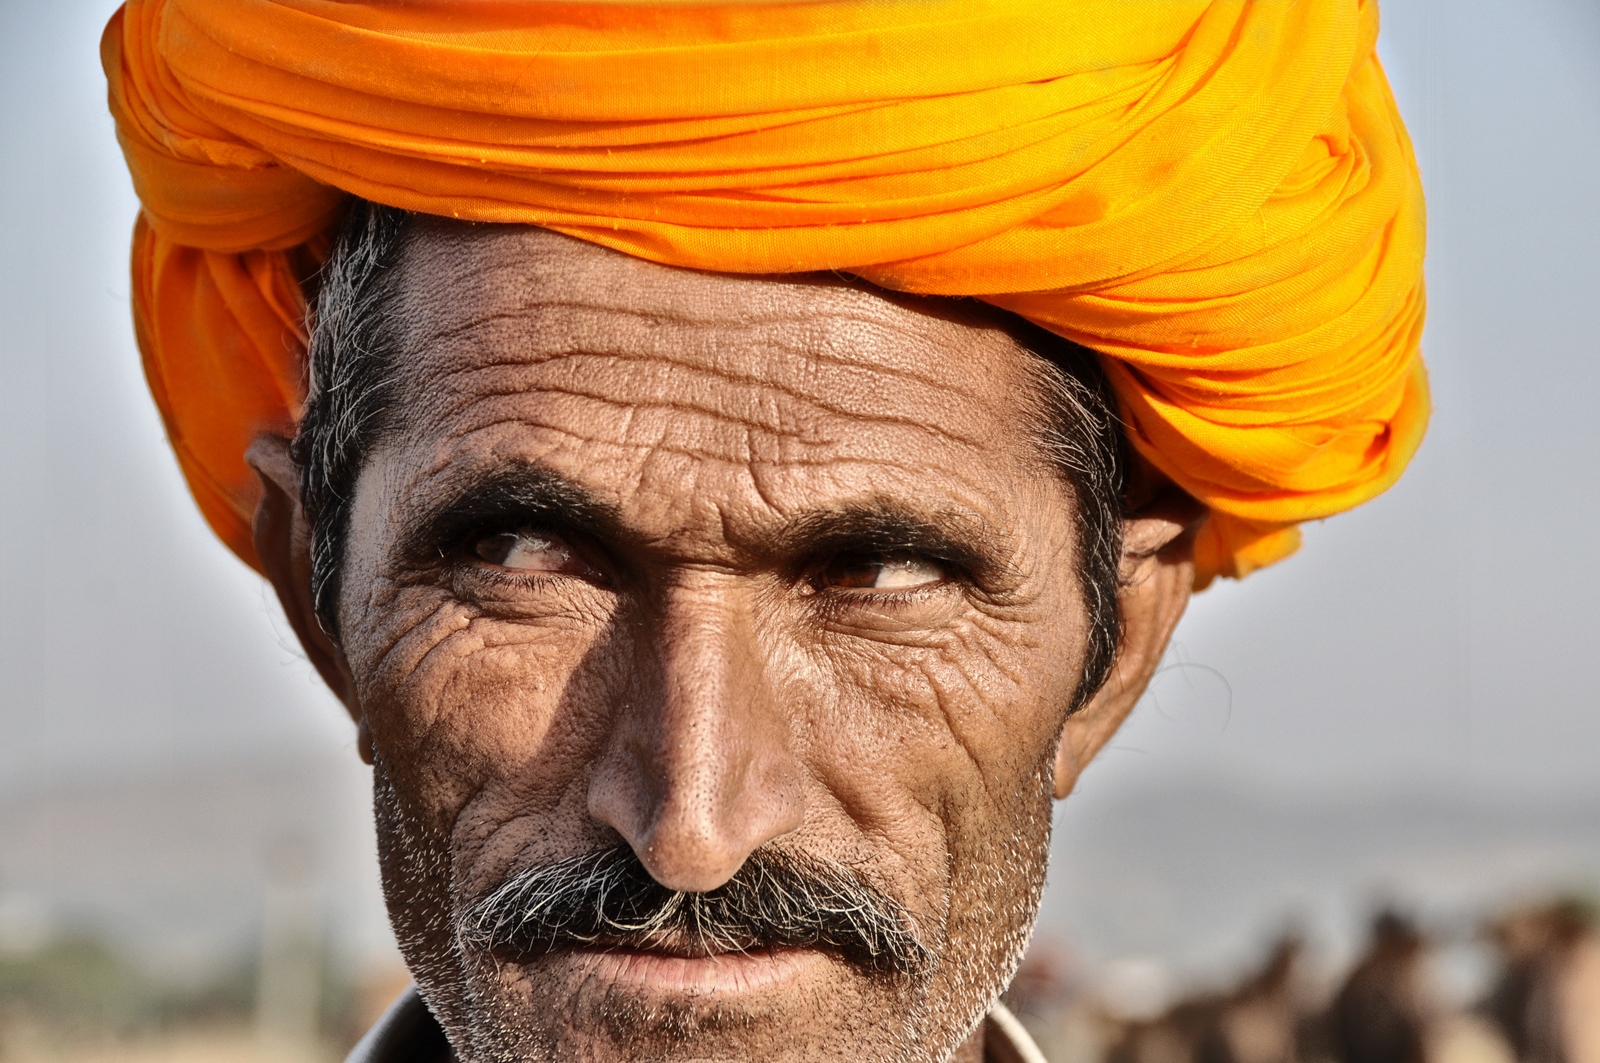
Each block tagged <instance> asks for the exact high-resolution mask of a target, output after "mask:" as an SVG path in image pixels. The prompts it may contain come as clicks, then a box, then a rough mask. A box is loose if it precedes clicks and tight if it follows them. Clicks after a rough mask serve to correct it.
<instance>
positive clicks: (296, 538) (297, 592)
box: [244, 434, 372, 764]
mask: <svg viewBox="0 0 1600 1063" xmlns="http://www.w3.org/2000/svg"><path fill="white" fill-rule="evenodd" d="M244 458H245V461H247V462H249V463H250V467H251V468H252V469H254V470H255V471H256V476H257V477H258V478H259V479H260V480H261V501H259V502H257V503H256V519H255V526H254V529H253V531H254V538H255V547H256V556H257V557H258V558H259V559H260V561H261V570H262V572H264V573H265V574H266V577H267V579H268V580H269V581H270V582H271V583H272V587H273V589H274V590H276V591H277V592H278V601H279V602H281V603H282V604H283V612H284V615H285V616H287V617H288V618H289V626H290V627H292V628H294V633H295V635H296V636H297V637H298V638H299V639H300V645H301V646H302V647H303V648H304V649H305V651H306V656H307V657H309V658H310V659H311V663H312V664H313V665H315V666H316V669H317V674H318V675H320V676H322V681H323V682H325V683H327V684H328V688H329V689H330V690H332V691H333V692H334V694H336V695H338V698H339V700H340V701H342V702H344V707H345V710H346V711H347V712H349V713H350V716H351V718H353V719H354V720H355V721H356V724H357V725H358V728H359V732H358V733H359V737H358V740H357V746H358V748H359V750H360V752H361V759H362V760H364V761H366V762H367V763H368V764H370V763H372V738H371V736H370V734H369V732H368V730H367V721H366V717H365V716H364V715H363V714H362V713H361V710H360V708H359V707H358V706H357V704H356V699H355V685H354V684H353V683H352V682H351V680H350V667H349V665H348V664H347V663H346V662H345V659H344V653H343V652H342V651H341V650H340V649H339V647H338V646H337V645H336V644H335V643H334V641H333V640H332V639H330V638H329V637H328V635H327V633H326V632H324V631H323V630H322V625H321V623H319V622H318V620H317V611H316V608H315V607H314V606H313V605H312V602H311V525H310V523H309V522H308V521H307V520H306V512H305V509H304V507H303V506H301V504H300V470H299V468H298V467H297V466H296V465H295V463H294V459H293V458H292V457H290V455H289V441H288V440H287V439H285V438H283V437H282V436H278V435H269V434H263V435H259V436H257V437H256V439H255V442H254V443H252V444H250V449H249V450H247V451H245V455H244Z"/></svg>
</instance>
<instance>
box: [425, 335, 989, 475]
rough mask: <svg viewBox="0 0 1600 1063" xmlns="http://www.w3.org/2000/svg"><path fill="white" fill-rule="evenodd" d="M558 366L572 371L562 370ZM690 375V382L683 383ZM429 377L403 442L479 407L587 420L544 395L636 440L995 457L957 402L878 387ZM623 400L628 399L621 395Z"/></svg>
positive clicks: (699, 372)
mask: <svg viewBox="0 0 1600 1063" xmlns="http://www.w3.org/2000/svg"><path fill="white" fill-rule="evenodd" d="M594 361H598V362H599V363H600V368H598V369H586V368H585V365H586V364H587V363H592V362H594ZM558 362H561V363H566V365H565V366H562V365H558V364H556V363H558ZM619 366H620V367H627V368H636V367H643V368H646V369H649V370H652V371H653V375H661V374H667V375H673V376H678V377H679V380H678V386H666V385H665V384H664V385H663V386H654V382H653V381H650V380H644V379H639V378H638V376H637V375H634V374H630V373H628V372H627V368H623V369H619V368H617V367H619ZM541 370H543V372H541ZM862 372H863V373H868V372H870V371H868V370H863V371H862ZM684 374H687V377H686V378H685V377H684V376H683V375H684ZM529 375H534V376H536V377H537V376H551V375H554V376H558V377H566V378H567V380H568V381H571V382H570V383H552V382H540V381H537V380H536V381H535V382H534V383H531V384H526V383H522V382H521V378H524V377H526V376H529ZM429 376H430V377H431V378H432V380H433V381H434V386H431V387H426V388H424V387H420V386H418V387H413V388H410V389H407V390H408V391H409V392H410V398H409V401H408V402H407V405H408V406H409V407H410V415H409V416H407V417H403V418H396V419H395V422H396V423H395V425H394V427H395V428H396V429H398V430H399V432H400V433H401V434H405V435H412V436H415V437H416V438H418V439H421V438H422V437H423V436H424V435H425V434H426V432H427V431H429V430H433V431H436V432H439V433H450V432H453V431H459V430H460V427H459V426H460V424H461V422H462V421H469V422H470V421H472V420H477V419H478V418H474V417H472V415H471V411H472V410H473V408H474V407H479V406H482V407H485V415H488V416H493V417H494V418H495V419H496V420H499V421H502V422H507V423H510V422H516V421H521V422H523V423H528V424H530V425H533V424H539V425H544V426H548V427H554V428H561V427H563V425H561V424H560V422H561V421H567V420H570V419H572V418H573V417H576V418H579V419H582V417H583V414H582V412H581V411H580V412H576V413H571V414H566V415H563V413H562V412H561V411H552V410H545V411H541V410H540V409H539V408H538V407H539V405H540V404H539V403H537V402H529V396H530V395H537V396H540V397H545V398H550V399H555V400H560V399H570V400H575V401H577V402H580V403H586V404H594V405H595V406H596V407H598V408H600V409H601V410H604V411H607V414H606V415H607V416H612V417H617V418H619V419H620V420H621V422H622V423H623V424H625V425H627V426H628V428H629V431H628V433H627V434H629V435H631V434H633V433H634V432H635V431H636V430H637V426H638V424H639V423H640V421H641V418H645V419H650V418H648V415H649V414H650V413H652V412H654V413H656V414H658V415H664V416H666V417H668V418H671V417H683V416H692V417H701V418H705V419H706V420H707V421H709V422H711V424H712V426H713V430H714V431H717V432H720V433H723V434H727V433H730V432H736V433H741V434H742V433H747V432H749V431H750V430H752V429H755V430H759V431H763V432H765V433H768V434H771V435H773V436H777V437H783V438H787V439H792V440H794V441H796V442H798V443H801V444H802V445H808V446H819V445H827V444H830V443H832V444H837V443H838V442H839V441H840V439H841V438H842V437H844V438H847V437H849V436H858V435H862V434H863V430H864V429H865V428H866V427H867V426H868V425H875V426H876V427H877V428H878V429H879V430H880V431H881V430H910V431H912V432H914V433H915V434H916V435H917V436H919V437H922V438H931V439H937V440H941V441H943V442H946V443H949V444H953V445H956V446H958V447H961V448H964V449H977V450H982V451H989V450H992V449H993V448H994V445H995V441H994V439H993V438H992V437H991V434H990V433H991V432H992V429H993V428H994V427H995V426H994V425H992V424H985V423H983V422H984V420H985V418H981V417H980V418H972V417H963V416H961V414H963V413H966V412H968V409H970V404H967V406H966V407H965V408H964V407H963V406H961V405H957V404H956V403H955V402H950V403H943V404H941V403H935V402H931V401H928V400H927V399H926V397H925V396H924V397H922V399H923V401H916V399H917V397H916V396H913V397H910V398H909V399H908V400H907V401H904V402H898V403H892V404H891V403H889V402H887V401H884V400H882V399H876V400H874V399H873V398H871V396H877V395H881V393H882V392H881V389H878V388H874V387H871V386H869V385H870V383H872V382H871V381H868V382H866V383H862V384H849V383H846V384H841V385H839V386H838V387H836V388H834V389H825V388H823V387H820V386H819V387H817V388H812V389H804V390H802V389H801V388H800V387H799V386H798V385H795V384H791V383H789V382H773V381H769V380H767V379H764V378H762V377H759V376H756V375H754V374H751V373H743V374H734V373H729V372H725V371H722V370H718V369H711V368H705V367H698V366H683V365H679V364H673V365H663V364H662V362H661V360H660V359H656V358H652V357H648V356H635V355H615V354H609V353H608V354H590V353H587V352H584V353H574V354H565V355H561V356H559V357H551V358H547V359H545V360H543V361H541V362H539V363H538V364H537V365H535V366H517V365H513V366H505V365H503V364H495V365H471V366H446V367H442V368H437V369H435V370H434V371H433V372H432V373H430V374H429ZM629 376H632V377H633V379H632V380H631V382H628V383H623V381H624V379H625V378H627V377H629ZM502 378H503V379H502ZM685 380H687V383H686V382H685ZM478 381H487V384H486V386H485V385H481V384H479V383H478ZM590 381H617V382H618V383H617V384H616V385H614V386H612V385H601V384H598V383H595V384H590V383H589V382H590ZM667 383H668V384H669V383H670V382H667ZM825 390H835V391H838V392H839V393H841V394H846V395H849V396H852V397H854V398H856V399H857V402H856V403H855V404H847V403H846V402H843V401H840V400H835V399H830V398H828V397H826V396H825V395H824V394H821V393H819V392H823V391H825ZM619 391H620V392H622V394H620V395H619V394H618V392H619ZM629 392H636V393H637V392H644V393H645V394H642V395H635V394H629ZM949 394H950V397H951V398H955V396H956V393H955V392H954V391H953V390H952V391H950V393H949ZM419 395H426V396H429V401H423V402H420V403H419V402H418V399H417V397H418V396H419ZM519 403H520V404H522V405H523V406H524V409H522V410H516V409H512V410H507V409H505V407H506V406H508V405H513V404H519ZM874 403H876V405H877V408H868V409H863V408H861V407H863V406H866V407H871V406H873V405H874ZM941 405H942V406H944V407H945V412H947V413H948V414H950V415H952V416H948V417H940V416H937V413H938V412H939V411H938V409H937V407H938V406H941ZM419 406H420V407H421V408H420V409H419V408H418V407H419ZM893 406H899V407H902V408H907V407H909V408H910V409H908V410H906V412H901V411H897V410H894V409H892V407H893ZM974 422H976V423H974ZM841 429H843V431H841ZM662 438H664V436H663V435H658V436H656V437H655V438H654V439H652V442H653V443H654V442H660V441H661V439H662Z"/></svg>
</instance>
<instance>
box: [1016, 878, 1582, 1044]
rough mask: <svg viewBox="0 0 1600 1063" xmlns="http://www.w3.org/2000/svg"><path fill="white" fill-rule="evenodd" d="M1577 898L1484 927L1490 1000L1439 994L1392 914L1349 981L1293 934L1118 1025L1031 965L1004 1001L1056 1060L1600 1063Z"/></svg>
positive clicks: (1407, 928) (1425, 942)
mask: <svg viewBox="0 0 1600 1063" xmlns="http://www.w3.org/2000/svg"><path fill="white" fill-rule="evenodd" d="M1594 915H1595V913H1594V912H1593V910H1592V909H1590V908H1588V907H1586V906H1585V905H1583V904H1581V903H1578V902H1558V903H1552V904H1546V905H1541V906H1538V907H1533V908H1527V909H1521V910H1517V911H1514V912H1512V913H1510V914H1508V915H1505V916H1502V917H1500V918H1498V919H1496V920H1495V921H1493V922H1492V923H1491V924H1489V925H1488V926H1487V927H1485V928H1484V933H1485V936H1486V937H1487V939H1488V941H1489V942H1490V943H1491V945H1492V948H1493V952H1494V957H1495V972H1494V976H1493V978H1492V982H1491V986H1490V988H1489V990H1488V992H1487V993H1485V994H1483V995H1482V996H1481V998H1480V999H1478V1000H1476V1001H1470V1002H1467V1003H1466V1004H1464V1005H1455V1006H1452V1005H1450V1004H1448V1003H1446V1002H1445V1001H1443V1000H1442V999H1441V996H1440V994H1439V993H1438V992H1437V991H1436V990H1435V988H1434V985H1435V982H1436V979H1435V978H1434V977H1433V976H1432V970H1431V968H1430V956H1431V953H1432V952H1433V949H1434V945H1433V943H1432V942H1431V941H1430V940H1429V937H1428V936H1427V935H1426V934H1425V933H1424V932H1423V931H1421V930H1420V929H1419V928H1418V927H1417V926H1416V925H1414V924H1413V923H1412V922H1410V921H1408V920H1407V919H1406V918H1404V917H1402V916H1400V915H1398V914H1396V913H1394V912H1385V913H1383V914H1381V915H1379V916H1378V917H1377V918H1376V919H1375V920H1374V921H1373V925H1372V932H1371V936H1370V940H1369V941H1368V943H1367V945H1366V949H1365V952H1364V953H1363V954H1362V955H1361V956H1360V957H1359V958H1358V959H1357V960H1356V962H1355V964H1354V965H1353V966H1352V967H1351V968H1350V969H1349V970H1348V971H1347V972H1346V973H1345V974H1344V975H1343V977H1342V978H1334V979H1327V978H1322V979H1318V978H1316V977H1315V976H1314V975H1313V974H1312V972H1310V971H1308V970H1307V964H1306V963H1305V960H1304V952H1305V950H1304V948H1303V947H1302V944H1301V942H1300V941H1299V940H1298V939H1297V938H1295V937H1293V936H1290V937H1286V938H1285V939H1284V940H1282V941H1281V942H1280V943H1279V944H1278V945H1277V946H1276V947H1275V948H1274V949H1273V950H1272V952H1271V954H1270V955H1269V957H1268V958H1267V960H1266V962H1265V963H1264V964H1262V965H1260V966H1259V967H1258V968H1257V969H1256V970H1255V971H1253V972H1252V973H1251V974H1249V975H1248V976H1247V977H1246V978H1245V979H1244V980H1243V981H1241V982H1240V983H1238V984H1237V985H1235V986H1233V987H1231V988H1227V989H1223V990H1217V991H1211V992H1206V993H1200V994H1196V995H1193V996H1190V997H1188V998H1186V999H1182V1000H1179V1001H1177V1002H1176V1003H1174V1004H1172V1005H1171V1006H1170V1007H1168V1008H1167V1009H1166V1010H1165V1011H1163V1012H1161V1013H1160V1014H1157V1015H1154V1016H1145V1017H1141V1018H1127V1017H1119V1016H1117V1015H1116V1014H1115V1013H1114V1012H1113V1011H1112V1010H1110V1009H1108V1008H1106V1007H1105V1006H1104V1005H1103V1004H1100V1003H1097V1002H1096V1001H1095V1000H1094V998H1093V996H1092V994H1073V993H1071V992H1063V988H1064V987H1063V985H1062V983H1061V981H1060V980H1059V979H1055V978H1052V977H1050V975H1049V974H1048V972H1045V971H1041V970H1040V969H1039V964H1038V961H1035V963H1034V964H1032V965H1025V966H1024V969H1023V971H1022V972H1021V973H1020V974H1019V977H1018V979H1017V982H1016V983H1015V985H1014V987H1013V990H1012V992H1011V994H1010V997H1009V998H1008V999H1009V1000H1010V1002H1011V1003H1012V1005H1013V1008H1014V1009H1015V1010H1017V1011H1018V1012H1019V1013H1020V1014H1022V1015H1023V1016H1024V1019H1025V1021H1026V1022H1027V1023H1028V1025H1029V1026H1030V1027H1031V1028H1032V1029H1033V1030H1034V1031H1035V1033H1036V1036H1037V1037H1038V1039H1039V1041H1040V1043H1041V1046H1042V1047H1043V1048H1044V1050H1045V1053H1046V1055H1047V1056H1049V1058H1050V1059H1052V1060H1053V1061H1056V1063H1600V929H1597V923H1596V919H1595V917H1594Z"/></svg>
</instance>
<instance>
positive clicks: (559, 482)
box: [400, 463, 619, 562]
mask: <svg viewBox="0 0 1600 1063" xmlns="http://www.w3.org/2000/svg"><path fill="white" fill-rule="evenodd" d="M495 524H500V525H517V524H533V525H541V526H544V527H546V528H548V529H549V530H551V531H577V532H583V533H587V534H589V535H591V536H595V537H601V538H604V537H608V536H609V535H610V534H611V533H614V532H615V531H616V529H617V528H618V526H619V521H618V518H617V512H616V507H614V506H612V505H609V504H607V503H604V502H601V501H599V500H597V499H596V498H595V497H594V496H593V495H592V494H590V493H589V492H588V491H586V490H584V489H583V488H582V487H580V486H578V485H577V484H575V483H573V482H572V481H571V480H568V479H565V478H564V477H562V476H560V475H558V474H556V473H554V472H552V471H551V470H549V469H546V468H543V467H541V466H539V465H533V464H525V463H516V464H510V465H503V466H499V467H497V468H494V469H492V470H489V471H488V472H486V473H483V474H480V475H467V476H462V477H459V478H457V479H456V480H455V481H453V482H452V483H451V484H450V485H449V487H448V488H447V489H446V490H445V492H444V495H443V498H442V499H441V500H440V501H438V502H436V503H434V504H432V505H429V506H427V507H425V508H423V509H422V511H421V512H420V513H419V514H418V515H417V516H416V518H415V519H414V520H413V519H408V520H407V521H406V528H405V530H404V531H403V532H402V533H401V536H400V550H401V553H402V555H403V556H405V557H406V558H408V559H411V560H413V561H418V562H426V561H433V560H437V559H438V558H439V557H440V556H441V555H442V554H444V553H445V552H447V551H448V550H449V549H450V548H451V547H452V546H454V545H455V544H456V543H458V542H460V541H461V540H462V539H463V538H464V537H465V536H466V535H467V534H468V533H469V532H472V531H473V530H475V529H479V528H483V527H485V526H486V525H495Z"/></svg>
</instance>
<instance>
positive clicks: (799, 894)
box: [458, 845, 931, 976]
mask: <svg viewBox="0 0 1600 1063" xmlns="http://www.w3.org/2000/svg"><path fill="white" fill-rule="evenodd" d="M458 934H459V937H460V940H461V943H462V945H463V946H465V947H466V948H468V949H473V950H481V951H484V952H495V953H499V954H501V955H510V956H513V957H515V958H517V959H523V960H528V959H534V958H537V957H539V956H541V955H544V954H546V953H548V952H551V951H555V950H558V949H563V948H600V949H614V950H652V951H663V950H664V951H668V952H673V953H678V954H682V955H714V954H717V953H723V952H748V951H752V950H758V949H781V948H817V949H824V950H827V951H829V952H832V953H835V954H837V955H838V956H839V957H840V958H842V959H844V960H845V961H847V962H849V963H851V964H853V965H855V966H856V967H858V968H860V969H861V970H863V971H866V972H869V973H872V974H884V975H901V976H911V975H915V974H918V973H920V972H922V971H924V970H925V969H926V968H927V967H928V966H930V964H931V952H930V951H929V950H928V948H927V947H926V946H924V945H923V944H922V942H921V941H920V940H919V939H918V938H917V936H916V933H915V931H914V930H913V928H912V925H911V921H910V919H909V918H908V916H907V914H906V911H905V909H904V908H903V907H902V906H901V905H900V904H899V903H897V902H896V901H895V900H894V899H893V898H891V897H889V896H887V895H885V894H884V893H883V892H882V891H880V890H878V889H876V888H874V887H873V886H872V885H870V884H869V883H867V882H866V881H865V880H864V879H863V878H862V877H861V876H860V875H859V874H857V873H856V872H855V871H853V870H852V869H850V868H849V867H846V866H845V865H843V864H839V863H835V862H833V861H828V860H822V859H819V858H816V857H811V856H806V855H803V854H794V853H788V852H785V851H782V850H777V849H770V850H769V849H758V850H756V851H755V852H754V853H752V854H751V855H750V857H749V858H748V859H747V860H745V862H744V865H743V866H742V867H740V868H739V870H738V872H737V873H736V874H735V875H734V876H733V878H731V879H729V880H728V881H727V882H726V883H724V884H723V885H721V886H718V887H717V888H716V889H714V890H709V891H707V892H705V893H688V892H684V891H681V890H670V889H668V888H666V887H665V886H663V885H661V884H660V883H659V882H657V881H656V880H655V879H653V878H651V877H650V873H649V872H648V871H647V870H645V867H644V865H643V864H642V863H640V862H639V858H638V857H637V856H635V855H634V852H633V850H632V849H630V848H629V847H628V846H626V845H617V846H612V847H609V848H605V849H599V850H595V851H593V852H589V853H584V854H582V855H580V856H574V857H568V858H567V859H565V860H559V861H556V862H554V863H551V864H545V865H543V866H541V867H530V868H526V869H524V870H522V871H518V872H516V873H515V874H513V875H511V876H510V877H508V878H507V879H506V880H505V881H504V882H502V883H501V884H500V885H499V886H497V887H495V888H494V889H493V890H491V891H490V892H489V893H487V894H486V895H484V896H483V897H481V898H479V899H478V900H477V901H474V902H473V903H472V904H471V905H470V906H468V907H467V909H466V910H465V911H464V912H463V913H462V916H461V919H460V923H459V929H458Z"/></svg>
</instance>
